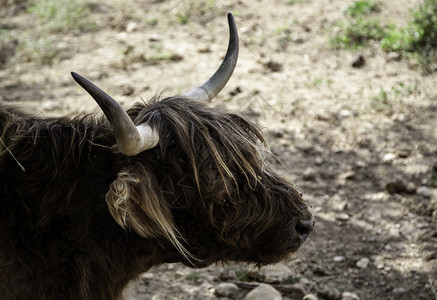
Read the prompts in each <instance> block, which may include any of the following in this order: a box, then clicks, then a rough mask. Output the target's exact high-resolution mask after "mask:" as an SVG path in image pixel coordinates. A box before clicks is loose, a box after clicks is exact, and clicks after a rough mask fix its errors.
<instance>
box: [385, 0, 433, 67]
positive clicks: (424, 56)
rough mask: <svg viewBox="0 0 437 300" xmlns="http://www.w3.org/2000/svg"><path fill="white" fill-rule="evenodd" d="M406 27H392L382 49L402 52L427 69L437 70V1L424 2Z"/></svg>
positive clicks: (412, 12)
mask: <svg viewBox="0 0 437 300" xmlns="http://www.w3.org/2000/svg"><path fill="white" fill-rule="evenodd" d="M410 15H411V20H410V21H409V22H408V24H407V25H406V26H404V27H400V26H394V25H392V26H391V27H390V29H389V30H388V32H387V34H386V37H385V38H384V39H383V40H382V42H381V47H382V48H383V49H384V50H386V51H397V52H401V53H403V54H404V55H406V56H407V57H409V58H412V59H414V60H417V61H418V62H419V64H420V65H422V66H423V67H425V68H428V69H429V68H430V67H431V68H434V69H437V66H436V64H437V0H424V1H423V2H422V3H421V4H420V5H419V7H418V8H417V9H416V10H412V11H411V13H410Z"/></svg>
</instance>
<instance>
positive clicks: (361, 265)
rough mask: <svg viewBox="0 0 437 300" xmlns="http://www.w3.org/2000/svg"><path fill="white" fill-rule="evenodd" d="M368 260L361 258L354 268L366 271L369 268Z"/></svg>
mask: <svg viewBox="0 0 437 300" xmlns="http://www.w3.org/2000/svg"><path fill="white" fill-rule="evenodd" d="M369 263H370V259H368V258H367V257H363V258H362V259H360V260H359V261H357V263H356V266H357V267H358V268H360V269H366V268H367V267H368V266H369Z"/></svg>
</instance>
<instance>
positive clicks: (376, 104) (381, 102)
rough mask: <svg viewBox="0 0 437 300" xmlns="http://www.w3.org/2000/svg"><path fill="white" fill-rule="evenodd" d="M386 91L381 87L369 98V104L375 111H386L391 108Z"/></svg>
mask: <svg viewBox="0 0 437 300" xmlns="http://www.w3.org/2000/svg"><path fill="white" fill-rule="evenodd" d="M388 98H389V97H388V92H387V91H386V90H385V89H383V88H381V89H380V90H379V93H378V94H377V95H375V96H373V97H372V98H371V106H372V108H373V109H374V110H375V111H377V112H388V111H391V109H392V108H393V106H392V104H391V103H390V102H389V99H388Z"/></svg>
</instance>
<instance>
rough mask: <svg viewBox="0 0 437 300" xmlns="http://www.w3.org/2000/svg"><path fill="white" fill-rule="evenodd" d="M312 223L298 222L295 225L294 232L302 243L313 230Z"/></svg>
mask: <svg viewBox="0 0 437 300" xmlns="http://www.w3.org/2000/svg"><path fill="white" fill-rule="evenodd" d="M313 227H314V221H313V220H300V221H299V223H297V224H296V227H295V228H296V231H297V233H298V234H299V236H300V238H301V239H302V242H303V241H305V240H306V238H307V237H308V235H309V234H310V232H311V231H312V230H313Z"/></svg>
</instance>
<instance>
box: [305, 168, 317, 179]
mask: <svg viewBox="0 0 437 300" xmlns="http://www.w3.org/2000/svg"><path fill="white" fill-rule="evenodd" d="M302 178H303V180H305V181H312V180H314V179H315V178H316V171H315V170H314V169H306V170H305V171H304V172H303V174H302Z"/></svg>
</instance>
